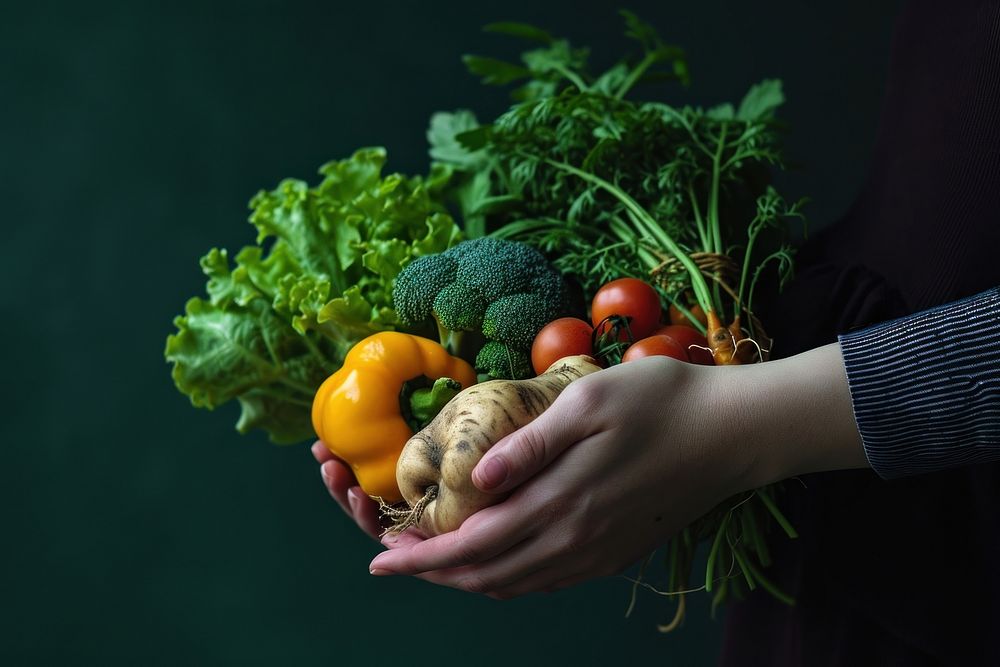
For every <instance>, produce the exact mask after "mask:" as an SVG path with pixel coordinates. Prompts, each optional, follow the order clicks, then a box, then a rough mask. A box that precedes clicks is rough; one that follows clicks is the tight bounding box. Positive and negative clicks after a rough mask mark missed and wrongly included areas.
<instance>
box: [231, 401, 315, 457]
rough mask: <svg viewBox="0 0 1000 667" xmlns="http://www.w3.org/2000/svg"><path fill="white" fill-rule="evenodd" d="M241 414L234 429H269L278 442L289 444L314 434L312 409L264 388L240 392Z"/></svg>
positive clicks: (274, 439) (307, 438)
mask: <svg viewBox="0 0 1000 667" xmlns="http://www.w3.org/2000/svg"><path fill="white" fill-rule="evenodd" d="M238 400H239V403H240V418H239V421H237V422H236V430H237V431H239V432H240V433H248V432H250V431H251V430H253V429H255V428H259V429H263V430H265V431H267V432H268V434H269V436H270V438H271V441H272V442H274V443H275V444H278V445H292V444H295V443H298V442H302V441H303V440H310V439H313V438H315V437H316V433H315V432H314V431H313V428H312V418H311V409H310V407H309V405H308V404H307V403H306V402H300V401H290V400H288V399H287V398H282V397H281V396H276V395H274V394H272V393H270V392H268V391H266V390H264V389H250V390H249V391H246V392H244V393H243V394H240V396H239V397H238Z"/></svg>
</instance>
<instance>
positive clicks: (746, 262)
mask: <svg viewBox="0 0 1000 667" xmlns="http://www.w3.org/2000/svg"><path fill="white" fill-rule="evenodd" d="M758 234H760V228H759V227H758V228H757V229H756V230H755V229H754V226H753V225H751V226H750V234H749V238H748V239H747V249H746V252H745V253H743V270H742V271H741V272H740V288H739V292H738V294H739V297H738V298H737V299H736V304H735V305H734V306H733V307H734V308H735V309H736V312H735V313H734V314H733V318H734V319H735V318H736V317H739V314H740V310H742V308H743V303H744V301H743V291H744V288H745V287H746V284H747V276H748V275H749V273H750V256H751V254H752V253H753V244H754V243H755V242H756V241H757V235H758Z"/></svg>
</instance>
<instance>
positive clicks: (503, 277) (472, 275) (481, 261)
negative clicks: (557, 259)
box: [449, 237, 553, 302]
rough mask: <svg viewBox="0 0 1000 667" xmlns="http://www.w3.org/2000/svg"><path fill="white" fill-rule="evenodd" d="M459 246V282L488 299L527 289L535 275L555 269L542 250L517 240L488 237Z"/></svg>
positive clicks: (491, 299) (456, 272)
mask: <svg viewBox="0 0 1000 667" xmlns="http://www.w3.org/2000/svg"><path fill="white" fill-rule="evenodd" d="M463 246H467V247H465V248H463ZM455 248H456V250H457V251H458V253H459V254H458V257H457V260H458V266H457V268H456V270H455V281H456V282H459V283H462V284H464V285H468V286H470V287H472V288H474V289H476V290H477V291H478V292H479V293H480V294H482V295H483V296H484V297H485V298H486V301H487V302H492V301H496V300H497V299H499V298H500V297H502V296H507V295H508V294H517V293H518V292H524V291H526V290H527V289H528V285H529V284H530V283H531V280H532V278H534V277H535V276H537V275H538V274H539V273H547V272H551V271H552V270H553V269H552V268H551V267H550V266H549V263H548V262H547V261H545V257H544V256H543V255H542V253H540V252H538V251H537V250H535V249H534V248H532V247H531V246H529V245H526V244H524V243H517V242H516V241H504V240H502V239H494V238H489V237H486V238H481V239H476V240H475V241H466V242H465V243H460V244H459V245H457V246H455ZM449 252H450V251H449Z"/></svg>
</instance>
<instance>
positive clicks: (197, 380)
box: [165, 148, 461, 443]
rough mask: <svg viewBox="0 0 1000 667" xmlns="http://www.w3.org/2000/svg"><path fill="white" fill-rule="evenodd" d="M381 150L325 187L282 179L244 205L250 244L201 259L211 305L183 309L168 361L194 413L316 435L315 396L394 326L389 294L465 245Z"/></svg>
mask: <svg viewBox="0 0 1000 667" xmlns="http://www.w3.org/2000/svg"><path fill="white" fill-rule="evenodd" d="M385 160H386V153H385V151H384V150H383V149H381V148H371V149H363V150H359V151H358V152H356V153H355V154H354V155H353V156H352V157H351V158H349V159H347V160H342V161H339V162H331V163H329V164H327V165H324V166H323V167H321V168H320V173H321V174H322V175H323V180H322V182H321V183H320V184H319V185H317V186H315V187H310V186H309V185H307V184H306V183H305V182H303V181H299V180H293V179H288V180H284V181H282V182H281V183H280V184H279V185H278V187H277V188H275V189H274V190H272V191H270V192H266V191H262V192H260V193H258V194H257V195H256V196H255V197H254V198H253V199H252V200H251V202H250V208H251V209H252V210H253V212H252V214H251V216H250V222H251V223H253V225H254V226H255V227H256V228H257V243H256V244H255V245H252V246H247V247H245V248H243V249H242V250H240V252H239V253H237V255H236V262H235V266H233V265H232V264H231V263H230V261H229V259H228V256H227V253H226V251H225V250H218V249H213V250H211V251H210V252H209V253H208V254H207V255H205V256H204V257H203V258H202V259H201V267H202V270H203V271H204V272H205V274H206V275H207V276H208V283H207V285H206V292H207V294H208V298H207V299H202V298H197V297H196V298H193V299H191V300H189V301H188V302H187V305H186V307H185V314H184V315H182V316H178V317H177V318H176V319H175V320H174V325H175V326H176V327H177V331H176V333H174V334H172V335H170V336H169V337H168V338H167V345H166V351H165V355H166V358H167V360H168V361H170V362H172V363H173V364H174V367H173V378H174V382H175V384H176V385H177V388H178V389H179V390H180V391H181V392H183V393H184V394H187V395H188V396H189V397H190V398H191V402H192V404H194V405H195V406H198V407H205V408H215V407H217V406H219V405H222V404H223V403H226V402H227V401H230V400H233V399H236V400H238V401H239V403H240V407H241V414H240V418H239V422H238V423H237V429H238V430H239V431H240V432H241V433H245V432H247V431H249V430H250V429H252V428H260V429H263V430H265V431H266V432H267V433H268V434H269V436H270V437H271V439H272V440H273V441H274V442H278V443H294V442H301V441H302V440H305V439H307V438H310V437H312V436H313V427H312V422H311V418H310V409H311V406H312V404H313V395H314V394H315V392H316V389H317V388H318V387H319V386H320V384H321V383H322V382H323V381H324V380H325V379H326V377H327V376H328V375H330V374H331V373H333V372H334V371H336V370H337V369H338V368H340V366H341V364H342V363H343V360H344V357H345V355H346V354H347V352H348V350H350V348H351V347H352V346H353V345H354V344H355V343H356V342H357V341H359V340H361V339H363V338H365V337H366V336H368V335H370V334H373V333H375V332H379V331H386V330H390V329H394V328H395V327H396V326H397V324H398V320H397V317H396V312H395V310H393V308H392V287H393V284H394V282H395V280H396V277H397V275H398V274H399V272H400V270H401V269H402V268H403V266H405V265H406V264H407V263H408V262H409V261H410V260H411V259H413V258H415V257H421V256H424V255H431V254H435V253H438V252H441V251H444V250H446V249H447V248H449V247H450V246H452V245H454V244H455V243H456V242H458V241H459V240H460V238H461V232H460V230H459V228H458V227H457V226H456V224H455V222H454V221H453V220H452V218H451V217H450V216H449V215H448V214H447V212H446V211H445V209H444V207H443V206H442V204H441V203H440V201H439V200H438V198H437V195H436V193H437V192H438V191H439V190H440V189H441V188H442V187H443V186H444V180H443V176H444V174H442V173H441V172H438V174H437V175H436V177H432V178H430V179H428V180H426V181H425V180H423V179H421V178H407V177H404V176H401V175H398V174H393V175H390V176H386V177H383V176H382V167H383V165H384V164H385Z"/></svg>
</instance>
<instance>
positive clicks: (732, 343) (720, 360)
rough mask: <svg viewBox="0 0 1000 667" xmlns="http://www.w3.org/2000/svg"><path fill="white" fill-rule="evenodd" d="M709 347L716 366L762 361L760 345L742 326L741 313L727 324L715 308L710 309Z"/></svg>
mask: <svg viewBox="0 0 1000 667" xmlns="http://www.w3.org/2000/svg"><path fill="white" fill-rule="evenodd" d="M707 328H708V335H707V338H708V347H709V349H711V350H712V357H713V358H714V359H715V364H716V366H736V365H740V364H753V363H756V362H758V361H760V347H759V345H758V344H757V343H756V342H755V341H754V340H753V339H752V338H748V337H747V336H746V335H745V334H744V333H743V329H742V327H741V326H740V317H739V315H737V316H736V318H734V319H733V321H732V324H730V325H729V326H725V325H724V324H723V323H722V322H721V321H720V320H719V316H718V315H716V314H715V311H714V310H710V311H708V327H707Z"/></svg>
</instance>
